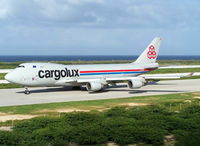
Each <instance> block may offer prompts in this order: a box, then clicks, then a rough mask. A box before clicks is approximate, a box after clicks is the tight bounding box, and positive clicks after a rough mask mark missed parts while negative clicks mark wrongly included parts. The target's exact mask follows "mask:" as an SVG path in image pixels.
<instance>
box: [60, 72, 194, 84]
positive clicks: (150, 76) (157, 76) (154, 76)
mask: <svg viewBox="0 0 200 146" xmlns="http://www.w3.org/2000/svg"><path fill="white" fill-rule="evenodd" d="M192 75H193V73H175V74H174V73H173V74H148V75H140V76H137V77H106V78H97V79H71V80H66V79H63V80H59V81H58V82H57V84H64V83H72V84H73V83H77V84H84V83H88V82H101V83H103V84H108V83H109V82H121V81H128V80H138V79H140V80H143V81H145V80H158V79H179V78H182V77H190V76H192Z"/></svg>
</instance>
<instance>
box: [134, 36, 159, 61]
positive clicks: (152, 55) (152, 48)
mask: <svg viewBox="0 0 200 146" xmlns="http://www.w3.org/2000/svg"><path fill="white" fill-rule="evenodd" d="M160 42H161V38H159V37H156V38H154V40H153V41H152V42H151V44H149V45H148V47H147V48H146V49H145V50H144V52H143V53H142V54H141V55H140V56H139V57H138V59H137V60H136V61H135V62H134V63H137V64H149V63H155V62H156V59H157V56H158V51H159V49H160Z"/></svg>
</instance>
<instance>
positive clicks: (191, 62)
mask: <svg viewBox="0 0 200 146" xmlns="http://www.w3.org/2000/svg"><path fill="white" fill-rule="evenodd" d="M32 62H38V61H32ZM40 62H41V61H40ZM50 62H51V63H58V64H112V63H116V64H118V63H131V62H134V60H105V61H81V60H78V61H50ZM21 63H23V62H0V69H14V68H16V67H17V66H18V65H19V64H21ZM158 63H159V64H160V65H161V66H167V65H198V64H200V60H160V61H158Z"/></svg>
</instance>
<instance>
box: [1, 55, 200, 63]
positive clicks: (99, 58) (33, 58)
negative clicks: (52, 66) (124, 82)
mask: <svg viewBox="0 0 200 146" xmlns="http://www.w3.org/2000/svg"><path fill="white" fill-rule="evenodd" d="M137 57H138V56H126V55H122V56H116V55H113V56H112V55H108V56H103V55H99V56H0V62H16V61H20V62H27V61H75V60H82V61H103V60H135V59H136V58H137ZM158 59H159V60H200V56H159V57H158Z"/></svg>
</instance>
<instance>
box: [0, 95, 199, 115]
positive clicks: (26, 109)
mask: <svg viewBox="0 0 200 146" xmlns="http://www.w3.org/2000/svg"><path fill="white" fill-rule="evenodd" d="M198 96H200V93H180V94H167V95H155V96H142V97H129V98H117V99H105V100H90V101H76V102H61V103H48V104H35V105H23V106H9V107H0V112H3V113H12V114H44V113H47V114H51V113H55V112H56V109H80V110H89V111H90V110H92V111H97V110H104V109H108V108H112V107H115V106H116V105H119V106H122V105H127V104H130V103H136V104H147V105H159V106H161V107H163V108H167V109H168V110H170V111H178V110H180V104H181V108H182V109H184V108H187V107H188V106H190V105H199V99H198V98H195V97H198Z"/></svg>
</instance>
